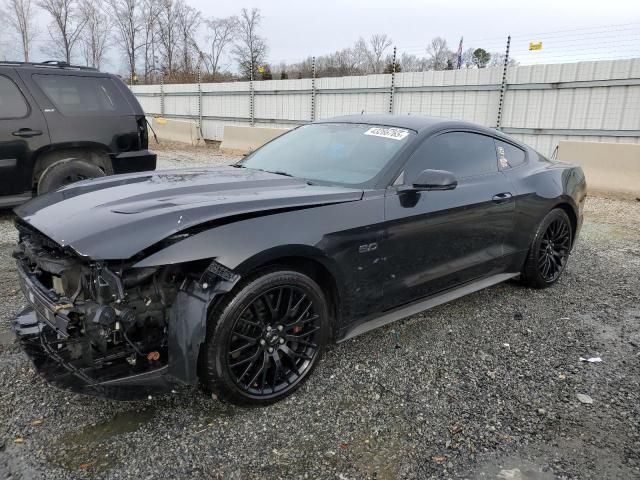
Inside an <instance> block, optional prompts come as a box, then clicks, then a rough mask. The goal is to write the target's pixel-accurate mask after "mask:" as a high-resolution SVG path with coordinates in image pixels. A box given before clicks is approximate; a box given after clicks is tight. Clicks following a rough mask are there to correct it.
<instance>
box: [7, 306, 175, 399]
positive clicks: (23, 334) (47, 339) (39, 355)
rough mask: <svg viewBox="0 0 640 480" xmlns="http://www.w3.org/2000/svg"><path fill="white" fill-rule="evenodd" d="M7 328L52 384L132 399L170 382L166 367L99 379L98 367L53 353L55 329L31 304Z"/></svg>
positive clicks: (164, 388)
mask: <svg viewBox="0 0 640 480" xmlns="http://www.w3.org/2000/svg"><path fill="white" fill-rule="evenodd" d="M11 328H12V329H13V331H14V333H15V334H16V336H17V337H18V340H19V341H20V343H21V344H22V347H23V349H24V351H25V352H26V354H27V355H28V356H29V358H30V359H31V361H32V362H33V365H34V367H35V368H36V371H37V372H38V373H39V374H40V375H41V376H42V377H43V378H44V379H45V380H46V381H47V382H48V383H50V384H51V385H53V386H55V387H58V388H62V389H65V390H72V391H74V392H77V393H82V394H85V395H93V396H99V397H106V398H112V399H115V400H136V399H142V398H146V397H147V396H148V395H151V394H155V395H157V394H160V393H163V392H166V391H168V390H169V389H170V388H171V387H172V386H173V385H174V383H173V382H170V381H168V378H167V377H166V376H165V373H166V368H159V369H157V370H154V371H147V372H144V373H141V374H135V375H130V376H126V377H120V378H117V379H100V375H101V372H100V370H99V369H97V368H81V367H78V366H76V365H75V363H76V362H74V361H71V360H69V359H67V358H65V357H64V356H63V355H60V354H58V353H57V349H56V348H55V347H56V344H57V343H58V342H59V341H60V339H59V338H58V332H57V331H56V330H54V328H53V327H52V326H51V325H49V324H48V323H46V322H43V321H42V320H40V319H39V316H37V315H36V312H35V311H34V310H33V308H31V307H27V308H25V309H23V310H22V311H21V312H20V313H18V315H17V316H16V317H15V318H14V319H13V320H12V322H11Z"/></svg>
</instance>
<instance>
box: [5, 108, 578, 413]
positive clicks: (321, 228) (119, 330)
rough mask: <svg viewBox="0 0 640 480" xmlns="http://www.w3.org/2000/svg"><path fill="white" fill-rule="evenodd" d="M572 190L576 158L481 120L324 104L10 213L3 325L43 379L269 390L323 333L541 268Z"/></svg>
mask: <svg viewBox="0 0 640 480" xmlns="http://www.w3.org/2000/svg"><path fill="white" fill-rule="evenodd" d="M585 196H586V185H585V179H584V175H583V172H582V170H581V169H580V168H579V167H575V166H572V165H568V164H563V163H552V162H550V161H548V160H547V159H545V158H544V157H542V156H541V155H539V154H538V153H536V152H535V151H534V150H532V149H530V148H528V147H526V146H525V145H523V144H521V143H519V142H517V141H514V140H513V139H511V138H510V137H508V136H506V135H503V134H502V133H500V132H498V131H495V130H491V129H486V128H483V127H479V126H477V125H472V124H469V123H464V122H457V121H445V120H441V119H432V118H425V117H414V116H406V117H395V116H385V115H380V116H369V115H362V116H352V117H341V118H335V119H330V120H323V121H320V122H315V123H313V124H311V125H307V126H303V127H300V128H297V129H295V130H293V131H291V132H289V133H287V134H285V135H283V136H281V137H280V138H278V139H276V140H274V141H272V142H270V143H268V144H267V145H265V146H263V147H262V148H260V149H258V150H257V151H255V152H254V153H252V154H251V155H249V156H248V157H246V158H245V159H243V160H242V161H241V162H240V163H238V164H236V165H233V166H228V167H219V168H206V169H202V168H197V169H185V170H172V171H165V172H146V173H138V174H132V175H119V176H114V177H105V178H102V179H98V180H91V181H85V182H81V183H78V184H74V185H71V186H68V187H65V188H63V189H61V190H58V191H56V192H53V193H50V194H48V195H45V196H43V197H40V198H37V199H35V200H33V201H31V202H30V203H28V204H26V205H23V206H21V207H19V208H18V209H16V213H17V215H18V219H17V221H16V225H17V228H18V229H19V231H20V242H19V245H18V247H17V248H16V251H15V257H16V259H17V263H18V270H19V275H20V279H21V284H22V287H23V290H24V293H25V295H26V297H27V299H28V300H29V303H30V304H31V306H30V307H29V308H27V309H25V310H24V311H23V312H21V313H20V314H19V315H18V316H17V317H16V318H15V320H14V321H13V328H14V330H15V332H16V333H17V335H18V337H19V338H20V340H21V342H22V344H23V346H24V348H25V350H26V351H27V352H28V354H29V356H30V357H31V358H32V360H33V362H34V364H35V366H36V367H37V369H38V370H39V371H40V372H41V374H42V375H43V376H44V377H45V378H47V379H48V380H49V381H50V382H51V383H53V384H55V385H59V386H64V387H67V388H71V389H73V390H76V391H79V392H83V393H89V394H96V395H104V396H110V397H116V398H135V397H138V396H143V395H148V394H149V393H150V392H156V391H161V390H164V389H167V388H171V387H172V386H175V385H180V384H198V383H199V384H201V385H202V386H203V387H204V388H205V389H206V390H208V391H211V392H214V393H216V394H217V395H218V396H219V397H221V398H223V399H226V400H228V401H231V402H235V403H242V404H265V403H269V402H272V401H275V400H278V399H280V398H282V397H284V396H286V395H288V394H290V393H291V392H292V391H294V390H295V389H296V388H297V387H298V386H300V384H301V382H302V381H303V380H304V379H305V378H306V377H308V376H309V374H310V373H311V371H312V370H313V368H314V366H315V365H316V364H317V362H318V360H319V358H320V356H321V354H322V351H323V349H324V347H325V346H326V345H327V343H328V342H332V341H337V342H340V341H343V340H345V339H348V338H351V337H353V336H355V335H358V334H361V333H363V332H365V331H368V330H370V329H372V328H376V327H379V326H381V325H384V324H387V323H389V322H392V321H394V320H397V319H400V318H403V317H406V316H408V315H411V314H414V313H417V312H419V311H422V310H425V309H428V308H430V307H433V306H435V305H438V304H441V303H443V302H446V301H449V300H453V299H455V298H457V297H460V296H462V295H465V294H468V293H470V292H473V291H476V290H478V289H481V288H484V287H488V286H490V285H494V284H496V283H499V282H502V281H505V280H507V279H510V278H513V277H518V276H519V277H520V278H521V279H522V280H523V282H524V283H525V284H526V285H528V286H531V287H536V288H542V287H547V286H549V285H551V284H553V283H554V282H556V281H557V280H558V278H559V277H560V275H561V274H562V272H563V270H564V268H565V266H566V264H567V259H568V257H569V253H570V251H571V248H572V246H573V244H574V242H575V239H576V236H577V234H578V231H579V230H580V226H581V224H582V210H583V205H584V199H585Z"/></svg>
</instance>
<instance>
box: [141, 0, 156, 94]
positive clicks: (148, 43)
mask: <svg viewBox="0 0 640 480" xmlns="http://www.w3.org/2000/svg"><path fill="white" fill-rule="evenodd" d="M142 11H143V15H142V18H141V23H142V30H143V36H144V41H143V49H144V79H145V81H146V82H148V81H149V80H151V77H152V75H155V73H156V72H157V68H156V46H157V41H158V14H159V12H160V1H159V0H144V3H143V9H142Z"/></svg>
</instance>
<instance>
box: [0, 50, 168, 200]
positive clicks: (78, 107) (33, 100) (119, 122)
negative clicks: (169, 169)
mask: <svg viewBox="0 0 640 480" xmlns="http://www.w3.org/2000/svg"><path fill="white" fill-rule="evenodd" d="M148 144H149V141H148V134H147V124H146V119H145V116H144V112H143V110H142V107H140V104H139V103H138V101H137V100H136V98H135V97H134V95H133V94H132V93H131V91H130V90H129V88H128V87H127V86H126V85H125V84H124V83H123V82H122V81H121V80H120V79H119V78H118V77H116V76H114V75H110V74H107V73H101V72H99V71H97V70H95V69H91V68H84V67H76V66H70V65H68V64H66V63H62V62H45V63H18V62H0V207H6V206H12V205H17V204H19V203H22V202H24V201H26V200H28V199H30V198H31V197H32V196H34V195H35V194H42V193H46V192H49V191H52V190H55V189H57V188H58V187H61V186H63V185H66V184H68V183H71V182H74V181H77V180H81V179H87V178H94V177H100V176H104V175H111V174H114V173H129V172H139V171H144V170H154V169H155V167H156V155H155V154H154V153H152V152H150V151H149V150H147V148H148Z"/></svg>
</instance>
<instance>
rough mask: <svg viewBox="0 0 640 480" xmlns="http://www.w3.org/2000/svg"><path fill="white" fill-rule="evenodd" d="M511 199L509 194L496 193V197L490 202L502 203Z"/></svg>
mask: <svg viewBox="0 0 640 480" xmlns="http://www.w3.org/2000/svg"><path fill="white" fill-rule="evenodd" d="M511 197H512V195H511V193H509V192H504V193H498V194H497V195H494V196H493V198H492V199H491V200H493V202H494V203H504V202H507V201H509V199H510V198H511Z"/></svg>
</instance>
